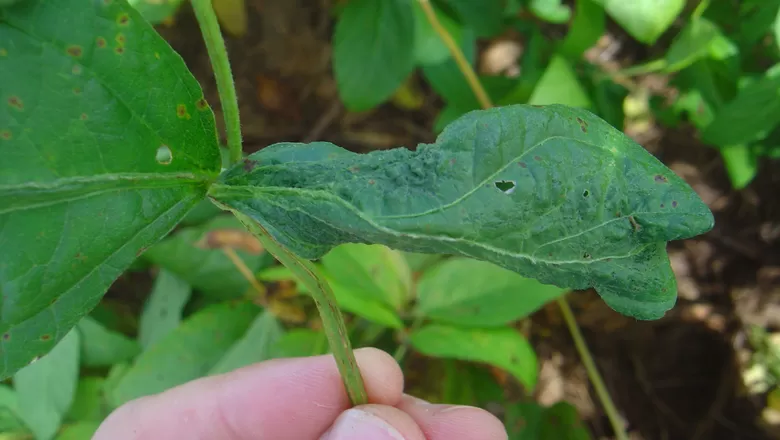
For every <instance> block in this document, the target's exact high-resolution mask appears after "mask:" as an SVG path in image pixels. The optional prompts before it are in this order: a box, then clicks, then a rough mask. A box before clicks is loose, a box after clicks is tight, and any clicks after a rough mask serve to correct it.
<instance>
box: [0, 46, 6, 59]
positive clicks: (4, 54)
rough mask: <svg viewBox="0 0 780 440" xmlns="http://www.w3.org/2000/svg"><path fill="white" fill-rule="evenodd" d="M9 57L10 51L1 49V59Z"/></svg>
mask: <svg viewBox="0 0 780 440" xmlns="http://www.w3.org/2000/svg"><path fill="white" fill-rule="evenodd" d="M4 56H8V51H7V50H6V49H5V48H4V47H0V57H4Z"/></svg>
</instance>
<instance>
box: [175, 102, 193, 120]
mask: <svg viewBox="0 0 780 440" xmlns="http://www.w3.org/2000/svg"><path fill="white" fill-rule="evenodd" d="M176 116H178V117H179V119H189V118H190V113H189V112H188V111H187V106H186V105H184V104H179V105H177V106H176Z"/></svg>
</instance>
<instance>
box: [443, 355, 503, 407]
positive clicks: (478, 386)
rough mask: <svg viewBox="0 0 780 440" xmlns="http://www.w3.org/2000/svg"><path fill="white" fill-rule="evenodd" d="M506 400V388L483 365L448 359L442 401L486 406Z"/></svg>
mask: <svg viewBox="0 0 780 440" xmlns="http://www.w3.org/2000/svg"><path fill="white" fill-rule="evenodd" d="M503 400H504V390H503V388H502V387H501V385H499V384H498V382H496V379H495V377H494V376H493V375H492V374H491V372H490V371H488V370H487V369H486V368H484V367H483V366H481V365H476V364H472V363H467V362H460V361H454V360H451V359H446V360H445V361H444V390H443V393H442V401H443V402H446V403H448V404H450V405H472V406H479V407H483V408H484V407H485V405H486V404H488V403H490V402H501V401H503Z"/></svg>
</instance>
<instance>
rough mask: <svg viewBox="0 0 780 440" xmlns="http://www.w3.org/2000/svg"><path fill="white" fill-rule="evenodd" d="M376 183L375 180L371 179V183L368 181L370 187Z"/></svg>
mask: <svg viewBox="0 0 780 440" xmlns="http://www.w3.org/2000/svg"><path fill="white" fill-rule="evenodd" d="M375 183H376V180H374V179H371V180H369V181H368V184H369V185H373V184H375Z"/></svg>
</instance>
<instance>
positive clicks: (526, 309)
mask: <svg viewBox="0 0 780 440" xmlns="http://www.w3.org/2000/svg"><path fill="white" fill-rule="evenodd" d="M565 292H566V289H561V288H559V287H555V286H551V285H545V284H541V283H539V282H538V281H536V280H533V279H530V278H523V277H522V276H520V275H518V274H516V273H515V272H512V271H510V270H507V269H504V268H501V267H498V266H496V265H494V264H492V263H488V262H484V261H477V260H471V259H468V258H453V259H449V260H447V261H445V262H443V263H441V264H438V265H436V266H434V267H433V268H431V269H429V270H428V271H427V272H425V273H424V274H423V275H422V277H421V278H420V281H419V283H418V285H417V298H418V299H417V308H416V313H419V314H420V315H422V316H425V317H427V318H429V319H433V320H435V321H440V322H443V323H448V324H455V325H461V326H473V327H494V326H502V325H505V324H508V323H510V322H512V321H515V320H518V319H520V318H524V317H526V316H528V315H530V314H531V313H533V312H535V311H536V310H538V309H539V308H540V307H542V306H543V305H544V304H546V303H547V302H549V301H552V300H553V299H555V298H557V297H558V296H560V295H562V294H564V293H565Z"/></svg>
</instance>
